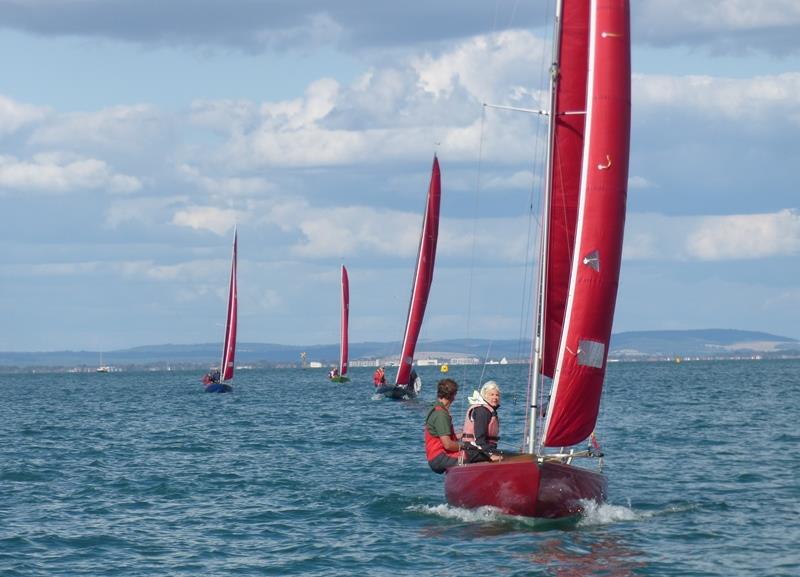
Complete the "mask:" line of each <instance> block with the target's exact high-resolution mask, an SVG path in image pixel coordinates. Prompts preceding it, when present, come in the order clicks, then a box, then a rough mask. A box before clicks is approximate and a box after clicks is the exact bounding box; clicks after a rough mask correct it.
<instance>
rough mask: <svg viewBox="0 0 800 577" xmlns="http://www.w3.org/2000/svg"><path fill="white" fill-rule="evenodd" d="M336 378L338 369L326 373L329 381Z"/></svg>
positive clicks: (334, 368)
mask: <svg viewBox="0 0 800 577" xmlns="http://www.w3.org/2000/svg"><path fill="white" fill-rule="evenodd" d="M338 376H339V369H337V368H336V367H333V368H332V369H331V370H330V371H328V378H329V379H335V378H336V377H338Z"/></svg>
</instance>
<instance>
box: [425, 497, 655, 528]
mask: <svg viewBox="0 0 800 577" xmlns="http://www.w3.org/2000/svg"><path fill="white" fill-rule="evenodd" d="M582 505H583V507H584V510H583V514H582V515H581V516H579V517H572V518H565V519H536V518H532V517H521V516H517V515H507V514H505V513H503V512H502V511H501V510H500V509H497V508H495V507H479V508H477V509H462V508H461V507H453V506H451V505H447V504H441V505H415V506H412V507H409V510H410V511H414V512H417V513H422V514H424V515H431V516H435V517H441V518H443V519H451V520H455V521H461V522H463V523H504V524H513V525H517V526H523V527H528V528H535V529H550V528H558V527H563V526H571V527H575V526H577V527H593V526H597V525H610V524H612V523H617V522H620V521H639V520H642V519H644V518H645V517H647V516H648V515H645V514H641V513H637V512H636V511H634V510H633V509H632V508H630V507H626V506H624V505H610V504H609V503H597V502H595V501H584V502H582Z"/></svg>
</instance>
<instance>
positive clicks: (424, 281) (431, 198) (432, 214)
mask: <svg viewBox="0 0 800 577" xmlns="http://www.w3.org/2000/svg"><path fill="white" fill-rule="evenodd" d="M441 195H442V185H441V174H440V172H439V159H438V158H436V156H434V157H433V169H432V171H431V182H430V185H429V187H428V199H427V204H426V207H425V218H424V219H423V221H422V235H421V237H420V242H419V252H418V253H417V268H416V271H415V272H414V284H413V288H412V292H411V302H410V304H409V307H408V319H407V320H406V330H405V334H404V336H403V349H402V352H401V354H400V367H399V368H398V369H397V378H396V379H395V384H396V385H407V384H409V383H408V380H409V377H410V376H411V364H412V363H413V362H414V350H415V349H416V347H417V339H418V338H419V332H420V329H421V328H422V319H423V317H424V316H425V307H426V305H427V304H428V295H429V294H430V291H431V284H432V283H433V265H434V261H435V260H436V241H437V239H438V237H439V205H440V202H441Z"/></svg>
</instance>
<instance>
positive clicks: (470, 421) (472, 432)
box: [461, 381, 503, 463]
mask: <svg viewBox="0 0 800 577" xmlns="http://www.w3.org/2000/svg"><path fill="white" fill-rule="evenodd" d="M467 400H468V402H469V408H468V409H467V414H466V416H465V417H464V429H463V434H462V436H461V440H462V441H464V443H465V449H464V450H465V454H466V460H467V462H468V463H478V462H480V461H502V460H503V456H502V451H500V450H499V449H498V448H497V443H498V442H499V441H500V418H499V417H498V416H497V409H498V408H500V387H499V386H497V383H496V382H494V381H487V382H486V383H484V384H483V386H482V387H481V390H480V392H478V391H474V392H473V393H472V395H470V397H469V399H467Z"/></svg>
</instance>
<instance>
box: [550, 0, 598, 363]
mask: <svg viewBox="0 0 800 577" xmlns="http://www.w3.org/2000/svg"><path fill="white" fill-rule="evenodd" d="M561 31H562V36H561V42H560V44H559V50H558V55H557V56H558V62H559V63H560V65H559V74H558V78H557V83H556V85H555V102H554V106H555V108H554V109H555V111H556V114H555V115H554V117H553V122H554V135H553V143H552V144H553V149H552V154H551V156H550V183H551V190H550V218H549V220H548V227H549V235H548V236H549V239H550V240H549V245H548V254H547V286H546V289H545V290H546V292H545V305H544V306H545V311H546V312H545V315H544V318H545V324H544V327H543V332H544V341H543V342H544V352H543V357H542V373H544V374H545V375H547V376H548V377H552V376H553V371H554V370H555V364H556V357H557V356H558V344H559V342H560V340H561V331H562V328H563V326H564V310H565V309H566V306H567V293H568V291H569V277H570V264H571V263H572V257H573V251H574V247H575V223H576V221H577V218H578V195H579V191H580V176H581V159H582V157H583V131H584V123H585V116H584V114H582V112H583V111H585V110H586V71H587V69H588V58H589V3H588V2H586V0H577V1H576V0H564V3H563V7H562V16H561ZM575 113H578V114H575Z"/></svg>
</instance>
